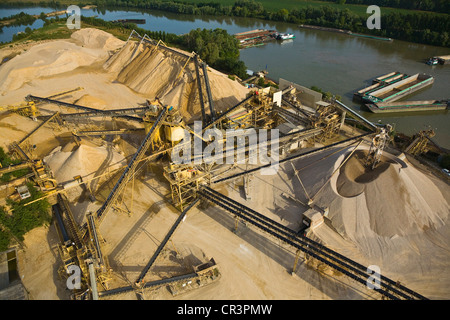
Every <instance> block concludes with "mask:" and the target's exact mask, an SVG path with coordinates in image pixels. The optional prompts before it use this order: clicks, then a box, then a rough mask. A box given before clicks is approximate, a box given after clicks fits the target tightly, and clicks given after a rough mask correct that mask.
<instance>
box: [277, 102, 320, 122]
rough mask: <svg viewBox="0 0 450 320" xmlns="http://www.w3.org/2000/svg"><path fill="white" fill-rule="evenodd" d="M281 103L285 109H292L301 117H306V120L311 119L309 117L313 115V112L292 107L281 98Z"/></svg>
mask: <svg viewBox="0 0 450 320" xmlns="http://www.w3.org/2000/svg"><path fill="white" fill-rule="evenodd" d="M281 103H282V104H284V105H285V106H287V107H291V108H292V109H294V110H296V111H298V112H300V113H301V114H303V115H304V116H305V117H307V118H309V117H311V116H313V115H314V113H313V112H311V111H308V110H304V109H302V108H299V107H297V106H295V105H293V104H292V103H290V102H289V101H287V100H286V99H285V98H283V99H282V100H281Z"/></svg>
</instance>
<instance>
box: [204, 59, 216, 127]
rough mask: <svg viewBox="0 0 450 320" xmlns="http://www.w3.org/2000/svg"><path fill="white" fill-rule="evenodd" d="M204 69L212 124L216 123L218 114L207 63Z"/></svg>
mask: <svg viewBox="0 0 450 320" xmlns="http://www.w3.org/2000/svg"><path fill="white" fill-rule="evenodd" d="M202 68H203V76H204V77H205V87H206V94H207V95H208V102H209V110H210V112H211V122H214V121H216V112H215V111H214V101H213V96H212V92H211V86H210V85H209V78H208V70H207V65H206V63H205V62H203V63H202Z"/></svg>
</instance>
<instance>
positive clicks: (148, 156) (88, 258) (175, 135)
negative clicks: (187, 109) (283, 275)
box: [0, 30, 426, 300]
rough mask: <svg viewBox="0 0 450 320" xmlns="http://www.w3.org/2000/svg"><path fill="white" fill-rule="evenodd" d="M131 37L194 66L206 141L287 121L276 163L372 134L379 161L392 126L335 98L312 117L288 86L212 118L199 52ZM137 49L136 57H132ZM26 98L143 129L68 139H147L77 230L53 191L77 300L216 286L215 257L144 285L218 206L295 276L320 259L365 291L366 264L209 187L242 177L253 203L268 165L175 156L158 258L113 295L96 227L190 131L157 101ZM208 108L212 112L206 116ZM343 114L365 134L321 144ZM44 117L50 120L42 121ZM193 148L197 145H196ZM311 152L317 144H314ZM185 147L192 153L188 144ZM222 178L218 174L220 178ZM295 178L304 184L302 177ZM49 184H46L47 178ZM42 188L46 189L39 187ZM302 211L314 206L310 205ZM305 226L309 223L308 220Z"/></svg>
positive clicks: (408, 295)
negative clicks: (194, 222)
mask: <svg viewBox="0 0 450 320" xmlns="http://www.w3.org/2000/svg"><path fill="white" fill-rule="evenodd" d="M132 37H135V38H137V39H138V40H140V42H139V45H146V46H151V47H152V50H163V51H167V52H170V53H171V54H175V55H177V56H178V57H180V59H182V65H183V68H185V67H186V66H187V65H188V64H189V63H194V68H195V72H196V80H195V81H196V84H197V87H198V94H199V100H200V104H201V112H202V124H203V127H202V129H203V131H202V134H203V133H204V132H205V131H206V130H207V129H210V128H216V129H218V130H221V132H225V133H226V131H225V130H226V129H233V128H235V129H238V128H239V129H244V128H254V129H269V128H270V129H273V128H278V127H279V126H280V125H282V124H289V125H288V127H289V128H290V129H292V130H288V131H286V132H283V133H282V134H281V136H280V137H279V149H280V150H281V149H283V150H288V151H286V152H283V153H281V152H280V154H281V155H282V158H281V159H279V161H278V162H279V163H280V164H281V163H285V162H290V161H293V160H296V159H300V158H302V157H306V156H309V155H312V154H314V153H319V152H323V151H325V150H333V148H339V147H341V148H348V147H349V146H351V145H354V144H357V146H359V144H360V143H362V142H363V141H364V138H368V137H370V138H372V145H371V147H370V151H369V155H368V157H367V165H368V166H369V167H371V168H375V167H376V165H377V164H378V163H379V162H380V159H381V154H382V151H383V149H384V148H385V146H386V144H387V143H388V141H389V132H390V127H389V126H387V127H386V128H379V127H377V126H375V125H373V124H372V123H371V122H369V121H368V120H366V119H364V118H363V117H361V116H360V115H359V114H357V113H356V112H354V111H352V110H351V109H350V108H348V107H346V106H345V105H344V104H342V103H341V102H338V101H336V102H335V103H330V104H319V105H318V106H317V108H316V109H315V110H311V108H305V107H304V106H303V105H302V104H301V103H300V102H299V101H296V99H295V98H294V96H292V95H291V92H292V88H287V89H285V90H283V91H282V92H281V103H280V104H278V103H274V98H273V95H274V93H273V92H271V91H270V89H269V90H258V91H254V92H253V93H251V94H250V95H249V96H248V97H246V98H245V99H244V100H243V101H241V102H239V103H238V104H236V105H235V106H233V107H232V108H230V109H228V110H227V111H225V112H223V113H220V112H217V110H215V105H214V100H213V96H212V92H211V87H210V84H209V79H208V74H207V73H208V72H207V65H206V64H205V62H202V61H201V60H200V59H199V57H198V56H197V55H196V54H193V55H186V54H184V53H182V52H179V51H177V50H174V49H171V48H169V47H167V46H165V45H164V44H163V43H161V42H156V41H154V40H152V39H150V38H149V37H148V36H147V35H144V36H140V35H139V34H138V33H137V32H135V31H134V30H133V32H132V33H131V34H130V37H129V39H128V40H130V39H131V38H132ZM136 52H137V51H135V53H133V56H134V54H136ZM204 91H205V92H204ZM278 95H279V93H278ZM27 99H28V100H29V101H34V102H39V101H41V102H46V103H53V104H56V105H59V106H60V107H63V108H70V109H76V110H77V112H78V113H67V114H66V113H56V114H54V115H53V119H56V118H58V117H59V118H60V119H62V121H78V120H79V119H88V118H94V117H120V118H121V119H127V120H130V121H134V122H135V123H139V124H140V125H141V127H142V128H139V129H136V128H122V129H116V128H113V129H112V130H98V131H96V130H76V131H75V132H74V136H77V137H80V136H84V137H89V136H97V137H98V136H100V137H102V136H105V137H106V136H108V135H123V134H134V133H135V132H137V131H140V133H142V131H143V132H144V134H145V136H144V138H143V139H142V141H141V143H140V145H139V146H138V147H137V150H136V152H135V154H134V155H133V156H132V157H131V159H130V160H129V162H128V164H127V165H126V167H124V168H122V169H121V170H123V171H122V172H121V173H120V175H119V177H118V179H117V180H116V182H115V184H114V187H113V188H112V189H111V191H110V193H109V195H108V197H107V198H106V200H105V201H104V202H103V203H102V205H101V206H100V207H99V208H98V210H97V211H96V212H88V213H87V214H86V222H85V223H84V224H83V225H81V226H78V225H77V224H76V222H75V219H74V217H73V214H72V212H71V209H70V204H69V201H68V200H67V197H66V196H65V195H64V192H63V191H61V190H58V191H57V193H55V194H56V199H57V201H56V203H55V204H54V205H53V207H52V209H53V213H54V217H55V220H56V221H57V225H58V232H59V236H60V239H61V241H60V242H61V243H60V245H59V251H60V255H61V259H62V262H63V268H62V271H63V272H61V275H64V276H65V278H66V279H69V278H70V277H68V275H70V272H71V270H73V268H79V269H80V271H81V284H80V287H79V288H78V289H76V290H74V291H73V293H74V298H75V299H94V300H95V299H100V298H102V297H105V296H110V295H114V294H120V293H123V292H129V291H134V292H135V293H137V295H138V297H140V298H143V297H144V290H145V289H149V288H155V287H158V286H161V285H170V288H171V291H172V293H173V294H174V295H176V294H178V293H179V292H181V291H182V290H183V288H186V287H189V286H191V285H192V284H193V283H202V281H209V280H207V279H210V280H211V279H217V278H218V277H219V276H220V272H219V269H218V266H217V264H216V262H215V260H214V259H213V258H211V259H210V260H209V261H208V262H207V263H204V264H200V265H197V266H194V268H193V270H192V272H190V273H187V274H183V275H177V276H174V277H172V278H166V279H161V280H156V281H148V282H146V281H145V277H146V275H147V274H148V273H149V272H150V271H151V268H152V266H153V265H154V263H155V261H156V259H157V258H158V257H159V256H160V254H161V252H162V251H163V249H164V247H165V246H166V245H167V243H168V242H169V241H170V239H171V238H172V236H173V234H174V232H175V231H176V229H177V228H178V227H179V226H180V224H181V222H182V221H183V219H184V218H185V217H186V214H187V213H188V212H189V210H191V209H192V208H193V207H195V206H196V205H197V204H198V203H200V201H202V202H204V203H210V204H215V205H217V206H219V207H220V208H222V209H224V210H225V211H227V212H229V213H230V214H232V215H233V216H234V218H235V219H236V224H235V229H237V228H238V221H239V220H240V221H244V222H245V223H246V224H247V225H249V226H251V227H255V228H257V229H259V230H260V231H262V232H263V233H264V234H265V235H267V236H268V237H271V238H275V239H277V241H281V242H283V243H285V244H287V245H289V246H291V247H292V248H294V249H295V250H296V257H295V264H294V267H293V270H295V269H296V265H297V261H298V259H299V257H300V254H303V255H304V257H305V259H316V260H317V261H320V262H321V263H324V264H326V265H327V266H329V267H330V268H332V269H334V270H337V271H339V272H340V273H342V274H344V275H345V276H348V277H350V278H351V279H353V280H355V281H356V282H358V283H360V284H362V285H364V286H365V285H366V283H367V277H368V274H367V268H366V267H365V266H363V265H361V264H359V263H358V262H356V261H354V260H352V259H349V258H347V257H345V256H343V255H341V254H339V253H338V252H336V251H334V250H331V249H329V248H327V247H326V246H324V245H322V244H319V243H318V242H316V241H314V240H312V239H310V238H308V237H307V235H306V234H304V233H303V229H302V230H293V229H291V228H289V227H286V226H284V225H282V224H280V223H278V222H276V221H274V220H272V219H270V218H268V217H267V216H265V215H263V214H261V213H259V212H257V211H255V210H253V209H252V208H249V207H247V206H245V205H243V204H241V203H239V202H237V201H235V200H233V199H231V198H229V197H227V196H225V195H224V194H221V193H219V192H218V191H216V190H215V189H214V186H216V185H218V184H219V183H222V182H225V181H231V180H233V179H235V178H238V177H240V178H244V181H245V182H244V187H245V190H246V196H248V197H249V196H250V192H249V191H248V190H249V189H248V184H249V183H250V180H249V179H250V175H251V174H253V173H255V172H257V171H259V170H261V169H263V168H267V167H268V166H270V164H263V165H260V166H253V167H249V166H246V167H245V169H242V168H239V169H241V171H239V172H237V173H236V171H233V172H231V173H230V174H228V175H225V174H226V173H227V172H229V171H232V170H233V169H236V166H233V165H216V164H205V163H201V164H195V163H189V164H188V163H184V164H176V163H173V161H171V160H172V159H170V156H169V157H168V158H166V159H164V161H163V170H162V171H163V176H164V177H165V179H166V180H167V184H168V186H169V192H170V193H171V205H172V206H174V207H175V208H177V209H178V210H179V216H178V217H177V219H176V221H175V222H174V224H173V225H172V227H171V228H170V229H169V230H168V232H167V234H166V236H165V237H164V239H163V240H162V241H161V242H160V243H159V244H158V247H157V249H156V251H155V252H154V253H153V255H152V256H151V257H150V258H149V260H148V263H147V264H146V265H145V267H144V268H143V269H142V271H141V272H140V274H139V276H138V277H137V278H136V280H135V281H134V282H133V283H132V284H130V285H128V286H125V287H119V288H111V287H110V285H109V283H110V281H109V280H110V279H111V278H112V277H113V276H114V270H112V269H111V266H110V265H109V262H108V257H107V256H106V255H105V252H104V251H105V250H104V247H103V244H104V239H103V238H102V236H101V235H100V232H99V227H100V225H101V224H102V222H103V221H104V220H105V217H106V216H107V215H108V213H109V212H111V211H112V210H113V209H115V208H116V203H117V202H118V199H119V197H120V196H122V197H124V193H125V189H126V186H127V184H128V183H130V182H131V181H134V179H135V178H136V176H137V173H138V172H139V170H140V169H141V168H142V167H143V166H144V165H145V163H146V162H148V161H149V160H153V159H155V158H156V157H158V156H160V155H162V154H166V153H169V152H170V151H171V150H173V148H174V147H176V146H177V145H179V144H180V143H181V142H180V141H182V140H183V137H184V136H185V134H186V131H187V132H189V135H190V136H191V137H194V136H195V135H197V134H198V133H196V132H195V131H194V130H193V129H192V128H190V127H189V126H188V125H187V124H186V123H185V122H184V120H183V119H182V117H181V116H180V114H179V112H178V110H177V108H176V106H175V107H173V106H164V105H162V104H161V103H160V102H159V100H157V99H156V100H155V101H148V102H147V104H146V105H145V106H143V107H139V108H127V109H120V110H98V109H94V108H90V107H85V106H79V105H76V104H71V103H67V102H63V101H58V100H55V99H53V98H51V97H50V98H41V97H37V96H28V97H27ZM206 106H209V108H208V109H209V110H208V109H207V108H206ZM346 114H349V115H350V116H352V117H354V118H356V119H357V120H358V121H361V123H363V124H364V125H365V126H366V127H367V128H368V131H367V132H365V133H363V134H360V135H357V136H354V137H350V138H346V139H343V140H341V141H337V142H334V143H331V144H328V145H327V144H326V142H327V139H329V138H332V137H334V136H335V135H338V134H339V133H340V129H341V126H342V124H343V121H344V120H345V116H346ZM46 119H47V120H48V119H49V118H48V116H47V118H46ZM197 138H198V137H197ZM201 138H202V139H201V143H202V147H205V146H208V145H209V144H210V143H211V141H209V140H208V139H205V138H204V137H201ZM271 139H272V137H269V140H271ZM191 140H194V139H191ZM307 140H313V141H320V142H321V143H322V145H321V146H320V147H318V148H312V149H309V150H308V151H306V152H305V151H303V150H301V149H302V146H301V145H300V144H299V141H307ZM197 141H198V140H197ZM189 143H192V144H193V142H192V141H191V142H189ZM291 145H295V146H296V152H293V153H290V151H289V150H291V149H292V148H289V147H290V146H291ZM312 145H313V146H314V144H312ZM189 147H192V146H191V145H189ZM249 148H250V146H249V143H247V142H246V143H245V145H244V146H243V147H242V148H241V149H239V150H237V147H236V146H233V151H237V152H242V153H243V154H246V155H247V154H248V153H249V152H250V150H249ZM13 149H15V150H16V152H17V153H18V154H19V155H21V156H22V157H23V158H24V161H25V163H26V165H27V166H28V163H30V160H29V158H28V156H27V155H26V153H25V152H24V151H23V150H22V149H21V147H20V142H19V143H18V144H17V143H16V144H14V146H13ZM298 149H300V150H298ZM355 150H356V147H355ZM276 151H279V150H271V152H276ZM27 158H28V159H27ZM33 166H34V167H36V168H37V169H35V170H36V174H37V175H38V176H39V177H40V178H42V179H43V180H45V178H46V177H45V175H44V172H45V170H44V172H43V171H42V170H41V169H39V167H38V166H37V165H33ZM219 169H220V170H219ZM0 170H2V169H0ZM40 170H41V171H40ZM216 170H217V171H216ZM219 171H220V173H216V172H219ZM294 172H295V174H296V175H297V173H298V172H297V171H296V168H294ZM224 175H225V176H224ZM219 176H220V177H219ZM297 178H298V179H299V181H300V182H301V180H300V177H299V176H298V175H297ZM45 181H49V179H47V180H45ZM327 182H328V181H327ZM46 187H47V186H46V185H45V184H44V188H46ZM319 191H320V190H319ZM132 197H133V196H132ZM313 199H314V197H311V200H313ZM302 205H305V206H309V207H311V208H315V207H314V202H313V201H310V203H308V204H302ZM319 209H320V208H319ZM308 223H310V224H312V218H311V219H310V220H309V222H308ZM376 291H377V292H379V293H380V294H381V295H382V296H384V297H387V298H390V299H426V298H425V297H423V296H422V295H420V294H418V293H416V292H414V291H412V290H410V289H408V288H406V287H405V286H403V285H401V284H399V283H398V282H395V281H393V280H391V279H389V278H387V277H384V276H383V277H381V278H380V287H379V288H377V289H376Z"/></svg>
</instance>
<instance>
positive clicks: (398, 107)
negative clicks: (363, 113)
mask: <svg viewBox="0 0 450 320" xmlns="http://www.w3.org/2000/svg"><path fill="white" fill-rule="evenodd" d="M449 106H450V100H427V101H401V102H387V103H382V102H381V103H372V104H366V107H367V108H368V109H369V110H370V111H372V112H373V113H388V112H406V111H442V110H446V109H447V108H448V107H449Z"/></svg>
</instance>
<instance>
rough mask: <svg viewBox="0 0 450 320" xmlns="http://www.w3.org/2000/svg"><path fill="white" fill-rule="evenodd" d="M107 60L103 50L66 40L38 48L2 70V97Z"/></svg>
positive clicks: (10, 62)
mask: <svg viewBox="0 0 450 320" xmlns="http://www.w3.org/2000/svg"><path fill="white" fill-rule="evenodd" d="M106 57H107V55H105V52H104V51H103V50H97V49H88V48H82V47H79V46H77V45H76V44H73V43H70V42H67V41H63V40H61V41H54V42H47V43H43V44H40V45H36V46H34V47H31V48H30V50H28V51H27V52H25V53H23V54H21V55H19V56H16V57H15V58H13V59H12V60H11V61H9V62H8V63H6V64H4V65H2V66H1V67H0V94H2V95H4V94H6V93H7V92H9V91H11V90H16V89H19V88H20V87H22V86H23V85H24V84H25V83H27V82H29V81H31V80H34V79H36V78H43V77H49V76H54V75H58V74H61V73H65V72H68V71H73V70H75V69H76V68H78V67H81V66H88V65H91V64H92V63H94V62H96V61H98V60H101V59H104V58H106Z"/></svg>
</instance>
